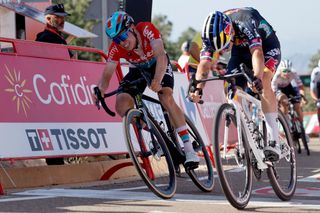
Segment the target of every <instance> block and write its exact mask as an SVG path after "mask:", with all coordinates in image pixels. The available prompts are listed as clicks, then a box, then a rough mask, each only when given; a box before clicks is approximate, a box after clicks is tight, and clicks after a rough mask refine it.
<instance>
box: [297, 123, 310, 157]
mask: <svg viewBox="0 0 320 213" xmlns="http://www.w3.org/2000/svg"><path fill="white" fill-rule="evenodd" d="M299 123H300V128H301V134H300V137H301V140H302V144H303V147H304V149H305V150H306V151H307V155H310V150H309V145H308V141H307V135H306V131H305V129H304V127H303V123H302V122H299Z"/></svg>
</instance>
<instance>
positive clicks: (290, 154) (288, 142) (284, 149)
mask: <svg viewBox="0 0 320 213" xmlns="http://www.w3.org/2000/svg"><path fill="white" fill-rule="evenodd" d="M278 121H279V122H278V128H279V142H280V149H281V156H280V160H279V161H278V162H274V163H273V166H270V167H269V168H268V169H267V173H268V177H269V180H270V183H271V186H272V188H273V190H274V192H275V193H276V195H277V196H278V197H279V198H280V199H281V200H284V201H287V200H290V199H291V198H292V196H293V195H294V192H295V190H296V185H297V164H296V156H295V150H294V145H293V142H292V138H291V134H290V131H289V128H288V125H287V123H286V120H285V118H284V115H283V114H282V113H281V112H279V114H278Z"/></svg>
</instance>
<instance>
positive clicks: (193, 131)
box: [185, 115, 214, 192]
mask: <svg viewBox="0 0 320 213" xmlns="http://www.w3.org/2000/svg"><path fill="white" fill-rule="evenodd" d="M185 119H186V123H187V127H188V132H189V135H190V141H191V142H192V145H193V149H194V150H195V151H196V152H197V155H198V157H199V158H200V162H199V166H198V168H196V169H192V170H187V171H186V172H187V173H188V175H189V176H190V178H191V180H192V181H193V183H194V184H195V185H196V186H197V187H198V188H199V189H201V190H202V191H204V192H210V191H212V189H213V187H214V175H213V168H212V163H211V159H210V156H209V153H208V150H207V147H206V145H205V144H204V142H203V140H202V138H201V136H200V133H199V132H198V130H197V128H196V127H195V126H194V124H193V123H192V121H191V120H190V119H189V118H188V117H187V116H186V115H185Z"/></svg>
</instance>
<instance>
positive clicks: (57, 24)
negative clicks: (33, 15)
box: [36, 4, 70, 45]
mask: <svg viewBox="0 0 320 213" xmlns="http://www.w3.org/2000/svg"><path fill="white" fill-rule="evenodd" d="M44 15H45V20H46V23H47V24H46V27H45V29H44V31H42V32H40V33H38V34H37V38H36V41H41V42H48V43H55V44H65V45H66V44H67V42H66V40H65V39H64V38H63V37H62V35H61V32H62V30H63V28H64V19H65V17H66V16H69V15H70V14H69V13H67V12H65V10H64V6H63V4H56V5H51V6H49V7H47V8H46V10H45V12H44Z"/></svg>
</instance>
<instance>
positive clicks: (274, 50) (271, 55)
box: [227, 36, 281, 90]
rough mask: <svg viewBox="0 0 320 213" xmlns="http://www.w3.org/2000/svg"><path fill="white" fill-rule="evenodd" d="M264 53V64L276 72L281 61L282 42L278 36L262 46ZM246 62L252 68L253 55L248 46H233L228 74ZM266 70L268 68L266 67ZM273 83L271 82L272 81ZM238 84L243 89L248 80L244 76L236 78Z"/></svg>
mask: <svg viewBox="0 0 320 213" xmlns="http://www.w3.org/2000/svg"><path fill="white" fill-rule="evenodd" d="M262 49H263V54H264V61H265V63H264V65H265V67H266V68H268V69H267V70H270V71H271V72H273V73H275V72H276V70H277V67H278V65H279V64H280V61H281V51H280V42H279V40H278V39H277V37H275V36H274V37H271V38H270V39H268V41H267V42H264V43H263V46H262ZM241 63H244V64H245V65H246V66H247V67H248V68H250V69H252V55H251V53H250V50H249V48H248V47H246V48H245V47H238V46H234V47H232V51H231V58H230V60H229V63H228V70H227V74H232V73H231V71H232V70H234V69H235V68H239V65H240V64H241ZM265 70H266V69H265ZM270 83H271V82H270ZM236 85H237V86H238V87H241V88H242V89H243V90H245V88H246V87H247V80H246V78H245V77H244V76H240V77H238V78H237V79H236Z"/></svg>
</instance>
